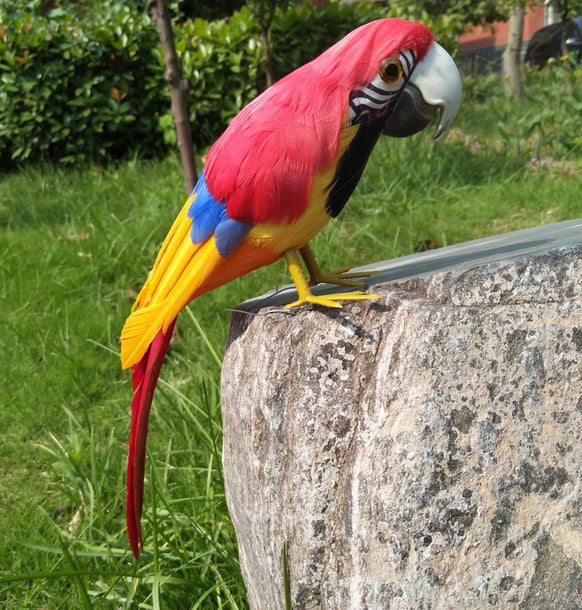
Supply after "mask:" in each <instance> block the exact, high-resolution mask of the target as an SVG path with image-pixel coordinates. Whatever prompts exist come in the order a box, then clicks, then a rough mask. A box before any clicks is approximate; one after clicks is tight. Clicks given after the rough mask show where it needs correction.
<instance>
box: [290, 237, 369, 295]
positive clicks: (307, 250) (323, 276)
mask: <svg viewBox="0 0 582 610" xmlns="http://www.w3.org/2000/svg"><path fill="white" fill-rule="evenodd" d="M299 252H300V253H301V256H302V257H303V260H304V261H305V266H306V267H307V271H308V272H309V284H310V285H311V286H314V285H315V284H322V283H325V284H337V285H338V286H363V285H364V282H359V281H357V280H354V279H352V278H358V277H370V276H372V275H378V271H359V272H356V273H346V271H349V269H350V267H345V268H344V269H336V270H335V271H330V272H329V273H324V272H323V271H322V270H321V269H320V267H319V265H318V264H317V261H316V260H315V256H314V254H313V250H312V249H311V246H309V244H307V245H306V246H303V248H301V249H300V250H299Z"/></svg>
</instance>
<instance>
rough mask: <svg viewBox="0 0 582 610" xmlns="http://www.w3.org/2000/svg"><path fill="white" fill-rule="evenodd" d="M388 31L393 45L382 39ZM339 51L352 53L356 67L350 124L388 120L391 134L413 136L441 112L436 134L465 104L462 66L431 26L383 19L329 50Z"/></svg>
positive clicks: (351, 58)
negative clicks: (436, 37)
mask: <svg viewBox="0 0 582 610" xmlns="http://www.w3.org/2000/svg"><path fill="white" fill-rule="evenodd" d="M384 32H386V40H387V43H388V44H387V45H381V44H379V43H378V40H379V39H380V38H381V37H382V35H383V33H384ZM352 37H353V44H351V43H352V40H351V39H352ZM362 43H367V44H366V45H365V46H364V45H363V44H362ZM334 51H335V52H336V53H337V52H340V53H346V54H347V55H348V57H349V59H347V60H346V61H349V62H351V63H352V65H353V66H354V70H353V77H352V78H353V79H354V80H353V83H352V89H351V91H350V93H349V117H348V124H349V125H355V124H358V123H364V122H367V121H370V120H376V119H384V120H385V123H384V128H383V130H382V132H383V133H384V134H385V135H389V136H392V137H407V136H410V135H413V134H414V133H417V132H418V131H420V130H422V129H424V128H425V127H426V126H427V125H428V124H429V123H430V122H432V121H433V120H434V119H435V117H436V115H437V114H438V112H439V111H440V117H439V121H438V124H437V127H436V130H435V132H434V134H433V137H434V138H435V139H436V138H438V137H439V136H440V135H442V134H443V133H444V132H445V131H446V129H447V128H448V127H449V125H450V124H451V123H452V121H453V119H454V118H455V116H456V114H457V112H458V110H459V107H460V104H461V78H460V75H459V71H458V69H457V67H456V65H455V62H454V61H453V59H452V58H451V56H450V55H449V54H448V53H447V52H446V51H445V49H443V47H441V46H440V45H439V44H438V43H437V42H436V41H435V40H434V37H433V35H432V34H431V33H430V31H429V30H428V28H426V26H424V25H422V24H419V23H413V22H409V21H404V20H400V19H381V20H378V21H374V22H372V23H369V24H366V25H364V26H362V27H361V28H358V29H357V30H354V32H352V34H350V35H349V36H347V37H346V38H344V39H343V40H342V41H340V43H338V45H336V47H332V49H330V51H328V52H332V53H333V52H334ZM366 53H367V54H368V57H365V54H366ZM324 55H325V54H324ZM371 70H373V72H372V74H371V75H370V72H371ZM366 77H367V78H366Z"/></svg>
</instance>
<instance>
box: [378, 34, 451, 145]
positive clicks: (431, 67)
mask: <svg viewBox="0 0 582 610" xmlns="http://www.w3.org/2000/svg"><path fill="white" fill-rule="evenodd" d="M460 105H461V76H460V74H459V70H458V68H457V66H456V65H455V62H454V61H453V58H452V57H451V56H450V55H449V54H448V53H447V52H446V51H445V50H444V49H443V48H442V47H441V45H440V44H438V43H436V42H434V43H433V44H432V46H431V48H430V50H429V51H428V53H427V54H426V56H425V57H424V59H423V60H422V61H421V62H419V64H418V65H417V66H416V68H415V69H414V71H413V73H412V76H411V77H410V79H409V81H408V83H407V84H406V86H405V87H404V89H403V91H402V93H401V94H400V98H399V100H398V104H397V105H396V107H395V108H394V110H393V111H392V113H391V114H390V116H389V117H388V119H387V121H386V125H385V126H384V129H383V133H384V135H387V136H392V137H393V138H406V137H408V136H411V135H413V134H415V133H417V132H418V131H421V130H422V129H424V128H425V127H426V126H427V125H428V124H429V123H430V122H431V121H432V120H433V119H434V118H435V116H436V115H437V111H438V109H439V108H440V118H439V122H438V126H437V128H436V130H435V132H434V133H433V136H432V137H433V138H434V139H435V140H436V139H437V138H439V137H440V136H441V135H442V134H443V133H444V132H445V131H446V130H447V128H448V127H449V126H450V124H451V123H452V122H453V119H454V118H455V116H456V115H457V112H458V111H459V106H460Z"/></svg>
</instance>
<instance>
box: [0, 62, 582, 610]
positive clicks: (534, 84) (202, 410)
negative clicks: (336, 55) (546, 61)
mask: <svg viewBox="0 0 582 610" xmlns="http://www.w3.org/2000/svg"><path fill="white" fill-rule="evenodd" d="M566 77H567V78H566ZM528 78H529V80H528V83H527V88H526V91H527V92H528V96H529V97H528V99H526V101H525V102H524V103H523V104H521V105H519V104H511V103H508V102H506V101H505V100H504V98H503V96H502V94H501V92H500V88H499V85H498V83H495V82H494V81H493V80H490V81H489V83H488V84H487V83H485V82H483V81H472V82H470V83H468V91H469V96H468V99H467V101H466V103H465V104H464V106H463V107H462V110H461V113H460V115H459V117H458V120H457V122H456V124H455V126H454V129H453V130H452V131H451V132H450V134H449V135H448V136H447V137H446V138H444V139H443V140H442V141H439V142H437V143H432V142H431V141H430V136H429V135H427V134H419V135H418V136H415V137H414V138H411V139H408V140H403V141H399V140H389V139H384V140H383V141H382V142H381V143H380V144H379V145H378V147H377V149H376V151H375V152H374V155H373V158H372V160H371V161H370V164H369V166H368V169H367V170H366V173H365V174H364V177H363V179H362V181H361V183H360V185H359V187H358V189H357V190H356V193H355V194H354V196H353V198H352V200H351V201H350V203H349V204H348V206H347V208H346V210H345V211H344V212H343V213H342V215H341V217H340V219H339V221H337V222H333V223H330V225H329V227H328V228H327V229H326V230H325V231H324V232H323V233H322V234H320V235H319V236H318V237H317V239H316V240H315V243H314V250H315V252H316V253H317V254H318V260H319V262H320V265H321V266H322V268H328V269H331V268H336V267H342V266H345V265H350V264H352V265H355V264H365V263H370V262H374V261H379V260H384V259H387V258H392V257H396V256H402V255H405V254H409V253H411V252H413V251H414V250H415V248H416V246H417V244H418V243H419V242H421V241H423V240H435V241H436V242H438V243H439V244H441V245H449V244H453V243H458V242H461V241H465V240H470V239H475V238H479V237H483V236H486V235H492V234H496V233H502V232H506V231H512V230H517V229H522V228H526V227H530V226H535V225H540V224H545V223H550V222H557V221H561V220H567V219H571V218H575V217H578V216H580V214H581V211H582V201H581V196H580V193H581V192H582V189H581V187H582V179H581V178H580V176H581V175H582V159H581V157H582V141H580V136H579V135H578V133H579V119H576V117H579V116H580V111H581V108H580V105H581V104H582V102H581V101H580V89H581V86H580V81H581V80H582V79H581V78H580V70H578V72H577V73H576V72H571V71H569V72H568V73H567V74H566V73H565V72H564V71H562V72H558V71H555V73H554V74H549V75H548V74H543V75H541V76H540V75H530V76H529V77H528ZM568 100H572V101H571V102H569V101H568ZM572 104H574V105H573V106H572ZM576 104H578V106H576ZM548 109H550V114H548ZM577 138H578V140H577ZM183 199H184V193H183V183H182V177H181V172H180V168H179V165H178V163H177V161H176V159H175V158H173V157H172V158H168V159H165V160H162V161H155V162H153V161H141V160H133V161H130V162H126V163H123V164H121V165H119V166H115V167H110V168H101V167H92V168H84V169H76V170H66V171H64V170H60V169H56V168H50V167H45V168H34V169H30V168H27V169H23V170H22V171H21V172H18V173H14V174H10V175H4V176H1V177H0V325H1V328H0V348H1V351H2V353H4V358H3V360H2V366H1V367H0V383H1V385H2V392H0V430H2V445H1V449H0V531H2V532H3V535H2V539H1V540H0V605H1V606H2V607H3V608H7V609H12V608H14V609H16V608H18V609H20V608H25V607H27V608H28V607H35V608H51V609H53V608H80V607H85V608H123V607H126V608H127V607H130V606H133V607H143V608H150V607H151V608H158V607H164V608H180V609H182V608H208V609H213V610H214V609H216V608H245V607H246V601H245V593H244V585H243V583H242V580H241V577H240V572H239V567H238V562H237V550H236V540H235V536H234V532H233V529H232V525H231V524H230V521H229V517H228V513H227V510H226V505H225V500H224V492H223V485H222V476H221V469H220V446H221V422H220V402H219V379H220V360H221V354H222V350H223V346H224V343H225V339H226V335H227V332H228V325H229V319H230V314H229V309H230V308H233V307H235V306H236V305H237V304H238V303H239V302H241V301H243V300H244V299H246V298H249V297H251V296H254V295H257V294H260V293H262V292H265V291H267V290H269V289H271V288H273V287H276V286H278V285H281V284H286V283H288V282H289V279H288V275H287V272H286V269H285V267H284V265H283V264H281V263H277V264H275V265H273V266H272V267H270V268H267V269H261V270H259V271H257V272H255V273H253V274H251V275H249V276H247V277H245V278H242V279H240V280H237V281H235V282H233V283H231V284H229V285H227V286H225V287H223V288H221V289H219V290H216V291H215V292H213V293H212V294H209V295H206V296H204V297H202V298H201V299H200V300H199V301H196V302H195V303H194V304H193V305H192V306H191V307H190V308H189V309H188V310H187V311H185V312H184V313H183V314H182V315H181V317H180V322H179V329H178V332H177V333H176V337H177V338H176V340H175V341H174V343H173V344H172V346H171V349H170V352H169V354H168V358H167V363H166V366H165V367H164V369H163V371H162V377H161V380H160V385H159V389H158V393H157V395H156V400H155V401H154V407H153V410H152V416H151V424H150V437H149V459H148V464H147V466H146V468H147V470H146V476H147V479H148V482H147V489H146V500H145V504H146V505H145V511H144V513H145V515H144V516H145V519H144V534H145V548H146V550H145V553H144V555H143V556H142V558H141V559H140V560H139V561H138V562H137V563H136V562H134V560H133V557H132V555H131V553H130V552H129V550H128V544H127V541H126V535H125V525H124V474H125V459H126V442H127V435H128V422H129V416H128V415H129V403H130V397H131V386H130V379H129V375H128V374H127V373H125V372H122V371H121V370H120V367H119V347H118V336H119V332H120V329H121V327H122V325H123V322H124V319H125V317H126V316H127V314H128V311H129V308H130V307H131V303H132V300H133V298H134V297H135V295H136V291H137V290H138V289H139V288H140V286H141V284H142V283H143V281H144V279H145V277H146V276H147V273H148V271H149V267H150V265H151V263H152V261H153V258H154V256H155V254H156V252H157V249H158V247H159V245H160V243H161V241H162V239H163V237H164V235H165V233H166V231H167V229H168V228H169V226H170V224H171V222H172V220H173V218H174V216H175V214H176V213H177V212H178V210H179V209H180V206H181V205H182V202H183Z"/></svg>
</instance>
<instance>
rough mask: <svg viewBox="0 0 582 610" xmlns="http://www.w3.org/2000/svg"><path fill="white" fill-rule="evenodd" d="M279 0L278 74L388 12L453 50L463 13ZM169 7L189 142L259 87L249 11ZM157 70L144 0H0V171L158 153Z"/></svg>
mask: <svg viewBox="0 0 582 610" xmlns="http://www.w3.org/2000/svg"><path fill="white" fill-rule="evenodd" d="M255 4H258V5H260V3H255ZM277 4H278V5H281V6H278V7H277V10H276V11H275V15H274V19H273V22H272V24H271V29H270V45H271V55H272V60H273V69H274V73H275V77H276V78H280V77H281V76H283V75H285V74H287V73H288V72H290V71H291V70H293V69H294V68H296V67H297V66H299V65H301V64H302V63H305V62H306V61H308V60H310V59H312V58H313V57H315V56H316V55H317V54H319V53H320V52H321V51H323V50H324V49H325V48H327V47H328V46H330V45H331V44H333V43H334V42H336V41H337V40H339V39H340V38H341V37H342V36H343V35H345V34H346V33H347V32H349V31H350V30H352V29H353V28H354V27H357V26H358V25H360V24H362V23H365V22H366V21H370V20H372V19H375V18H378V17H383V16H387V15H388V14H390V15H394V16H401V17H407V18H411V17H412V18H414V17H420V18H424V19H423V20H424V21H426V22H428V23H429V25H431V26H432V27H433V30H434V31H435V32H436V34H437V36H438V37H439V39H440V40H441V41H443V43H444V44H445V46H448V48H449V49H452V50H454V47H455V45H456V39H457V36H458V33H459V29H460V28H461V23H460V20H459V18H458V16H455V15H450V14H448V13H446V14H444V15H439V14H438V11H437V12H435V15H434V16H431V15H429V14H428V13H426V11H424V12H423V11H420V13H421V14H418V11H417V14H416V15H414V14H413V12H414V11H413V10H411V9H410V7H409V6H408V5H406V4H405V3H402V6H399V5H398V3H395V4H394V7H393V8H391V9H390V11H388V9H387V7H386V6H381V5H378V4H370V3H366V2H363V3H354V4H340V3H336V2H334V3H327V4H324V5H323V6H318V7H314V6H312V5H311V3H309V2H306V3H301V4H297V3H295V2H284V3H277ZM169 5H170V8H171V11H172V15H173V17H174V22H175V27H174V35H175V42H176V47H177V51H178V55H179V58H180V61H181V64H182V70H183V74H184V77H185V78H186V79H187V81H188V82H189V86H190V88H189V93H188V104H189V108H190V118H191V121H192V128H193V134H194V140H195V143H196V145H197V146H198V147H205V146H207V145H209V144H210V143H212V142H213V141H214V140H215V139H216V138H217V137H218V135H220V133H221V132H222V131H223V130H224V128H225V127H226V125H227V124H228V122H229V121H230V119H231V118H232V117H233V116H234V115H235V114H236V113H237V112H238V111H239V110H240V109H241V108H242V107H243V106H244V105H245V104H246V103H247V102H248V101H250V100H251V99H252V98H253V97H255V96H256V95H257V93H259V92H260V91H261V90H262V89H264V88H265V83H266V80H265V65H264V61H265V59H264V54H263V49H262V42H261V38H260V28H259V25H258V21H257V18H256V10H255V12H254V13H253V12H251V10H249V8H248V7H247V6H246V5H244V4H243V3H242V2H240V1H231V0H221V1H217V2H213V3H206V2H201V1H199V0H186V1H184V2H170V3H169ZM251 8H253V5H252V4H251ZM255 9H256V7H255ZM163 75H164V65H163V57H162V51H161V47H160V45H159V41H158V38H157V33H156V30H155V27H154V24H153V23H152V20H151V18H150V15H149V14H148V12H147V3H146V2H142V1H139V0H129V1H127V2H121V1H120V0H103V1H102V2H95V1H94V0H86V1H84V2H70V1H68V2H67V1H61V2H58V1H54V2H46V1H42V0H0V163H1V164H2V168H4V169H10V168H14V167H18V166H22V164H25V163H29V162H39V161H42V162H44V161H51V162H53V163H60V164H78V163H85V164H86V163H90V162H96V163H103V162H107V161H109V160H115V159H121V158H125V157H128V156H132V155H135V154H139V155H141V156H146V157H147V156H161V155H163V154H165V153H166V152H167V151H168V147H169V146H172V145H173V144H174V143H175V134H174V127H173V119H172V115H171V111H170V102H169V92H168V89H167V86H166V83H165V81H164V78H163Z"/></svg>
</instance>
